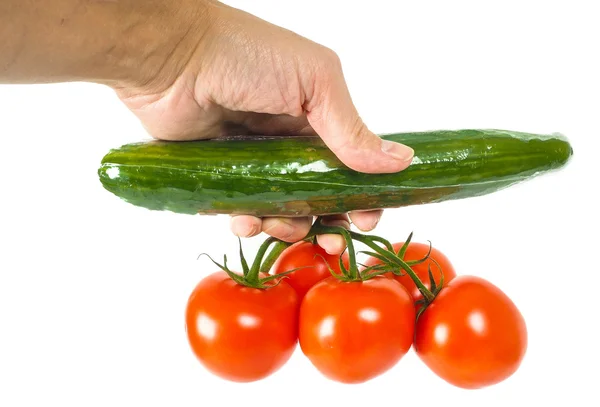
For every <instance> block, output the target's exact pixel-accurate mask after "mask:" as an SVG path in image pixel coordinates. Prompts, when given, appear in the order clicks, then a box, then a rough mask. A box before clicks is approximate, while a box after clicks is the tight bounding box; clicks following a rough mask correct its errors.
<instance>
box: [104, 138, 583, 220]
mask: <svg viewBox="0 0 600 407" xmlns="http://www.w3.org/2000/svg"><path fill="white" fill-rule="evenodd" d="M380 137H382V138H384V139H388V140H393V141H397V142H401V143H403V144H406V145H408V146H410V147H412V148H413V149H414V150H415V156H414V159H413V161H412V163H411V164H410V166H409V167H408V168H407V169H405V170H403V171H400V172H397V173H392V174H365V173H360V172H357V171H354V170H351V169H349V168H348V167H347V166H345V165H344V164H342V163H341V161H340V160H339V159H338V158H337V157H336V156H335V155H334V154H333V153H332V152H331V150H329V149H328V148H327V147H326V146H325V144H324V143H323V141H322V140H321V139H320V138H318V137H243V138H236V139H213V140H202V141H185V142H183V141H182V142H176V141H158V140H152V141H146V142H139V143H133V144H128V145H124V146H122V147H120V148H117V149H113V150H111V151H109V152H108V154H106V156H104V158H103V159H102V162H101V166H100V168H99V170H98V175H99V177H100V181H101V183H102V185H103V186H104V188H106V189H107V190H108V191H110V192H112V193H113V194H115V195H116V196H118V197H120V198H121V199H123V200H125V201H126V202H129V203H130V204H133V205H137V206H140V207H144V208H147V209H151V210H166V211H171V212H176V213H183V214H197V213H203V214H247V215H255V216H307V215H326V214H336V213H345V212H348V211H354V210H366V209H379V208H395V207H401V206H406V205H418V204H427V203H433V202H441V201H446V200H450V199H462V198H470V197H475V196H480V195H485V194H489V193H492V192H495V191H498V190H500V189H503V188H506V187H508V186H511V185H513V184H516V183H518V182H521V181H525V180H528V179H531V178H533V177H535V176H537V175H539V174H542V173H547V172H549V171H553V170H557V169H559V168H561V167H563V166H564V165H565V164H566V163H567V162H568V161H569V159H570V157H571V156H572V153H573V150H572V148H571V145H570V144H569V141H568V140H567V139H566V138H565V137H564V136H563V135H561V134H550V135H540V134H530V133H522V132H514V131H506V130H454V131H449V130H444V131H428V132H417V133H399V134H386V135H381V136H380Z"/></svg>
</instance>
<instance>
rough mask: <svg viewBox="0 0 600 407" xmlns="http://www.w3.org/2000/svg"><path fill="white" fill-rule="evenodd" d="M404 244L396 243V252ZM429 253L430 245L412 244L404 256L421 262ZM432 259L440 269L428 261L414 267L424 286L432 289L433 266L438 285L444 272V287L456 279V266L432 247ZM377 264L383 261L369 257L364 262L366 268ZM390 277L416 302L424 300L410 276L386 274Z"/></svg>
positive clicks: (409, 259) (406, 259)
mask: <svg viewBox="0 0 600 407" xmlns="http://www.w3.org/2000/svg"><path fill="white" fill-rule="evenodd" d="M403 244H404V243H403V242H400V243H394V244H393V245H392V246H393V247H394V251H396V252H398V250H400V248H401V247H402V245H403ZM428 251H429V245H428V244H424V243H419V242H410V243H409V244H408V248H407V249H406V253H405V255H404V260H405V261H411V260H419V259H422V258H423V257H425V255H426V254H427V252H428ZM430 258H433V259H434V260H435V261H437V263H438V264H439V265H440V267H438V266H437V265H436V264H435V263H434V262H432V261H430V260H426V261H424V262H423V263H419V264H417V265H414V266H412V267H411V268H412V270H413V271H414V272H415V274H416V275H417V277H419V279H420V280H421V281H422V282H423V284H424V285H425V286H426V287H427V289H431V284H430V283H429V271H428V270H429V266H430V265H431V274H433V278H434V279H435V282H436V284H437V283H439V282H440V280H441V277H442V272H443V273H444V285H446V284H447V283H448V282H450V281H451V280H452V279H453V278H455V277H456V271H455V270H454V266H453V265H452V263H450V260H449V259H448V257H446V255H444V253H442V252H441V251H439V250H438V249H436V248H434V247H432V248H431V254H430ZM375 264H381V261H380V260H379V259H377V258H375V257H369V258H367V260H366V261H365V262H364V265H365V266H373V265H375ZM385 275H386V276H388V277H393V278H394V279H396V280H397V281H398V282H399V283H400V284H402V285H403V286H404V287H406V289H407V290H408V292H409V293H410V295H411V296H412V297H413V299H414V301H415V302H416V301H419V300H422V299H423V294H421V291H419V289H418V288H417V286H416V285H415V283H414V282H413V280H412V279H411V278H410V276H409V275H408V274H404V275H402V276H397V275H395V274H393V273H388V274H385ZM420 307H421V305H418V306H417V309H418V308H420Z"/></svg>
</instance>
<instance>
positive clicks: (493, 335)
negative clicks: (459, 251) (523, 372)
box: [414, 275, 527, 389]
mask: <svg viewBox="0 0 600 407" xmlns="http://www.w3.org/2000/svg"><path fill="white" fill-rule="evenodd" d="M414 349H415V351H416V353H417V355H418V356H419V358H420V359H421V360H422V361H423V362H424V363H425V364H426V365H427V366H428V367H429V368H430V369H431V370H432V371H433V372H434V373H435V374H437V375H438V376H439V377H441V378H442V379H444V380H445V381H447V382H448V383H450V384H452V385H454V386H457V387H461V388H465V389H477V388H482V387H486V386H491V385H494V384H497V383H500V382H502V381H504V380H506V379H507V378H509V377H510V376H511V375H513V374H514V373H515V372H516V371H517V369H518V368H519V366H520V365H521V362H522V360H523V358H524V356H525V353H526V350H527V327H526V324H525V320H524V318H523V316H522V315H521V312H520V311H519V309H518V308H517V307H516V305H515V304H514V303H513V301H512V300H511V299H510V298H509V297H508V296H507V295H506V294H505V293H504V292H502V291H501V290H500V289H499V288H498V287H496V286H495V285H493V284H492V283H490V282H489V281H487V280H485V279H483V278H480V277H475V276H466V275H464V276H459V277H456V278H455V279H453V280H452V281H450V282H449V283H448V284H447V285H446V286H445V287H444V288H442V290H441V291H440V292H439V294H438V295H437V296H436V297H435V299H434V300H433V301H432V302H431V304H429V305H428V306H427V307H426V308H425V310H424V311H423V313H421V314H420V316H419V317H418V319H417V323H416V331H415V343H414Z"/></svg>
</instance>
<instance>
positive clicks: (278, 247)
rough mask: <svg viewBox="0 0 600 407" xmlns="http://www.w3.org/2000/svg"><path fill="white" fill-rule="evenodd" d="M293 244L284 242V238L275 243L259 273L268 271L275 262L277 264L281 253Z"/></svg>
mask: <svg viewBox="0 0 600 407" xmlns="http://www.w3.org/2000/svg"><path fill="white" fill-rule="evenodd" d="M291 245H292V243H288V242H284V241H283V240H280V241H278V242H277V243H275V245H274V246H273V248H272V249H271V251H270V252H269V254H268V255H267V257H266V258H265V260H264V261H263V262H262V264H261V265H260V269H259V273H268V272H269V270H271V267H273V264H275V262H276V261H277V259H278V258H279V255H280V254H281V253H282V252H283V251H284V250H285V249H287V248H288V247H289V246H291Z"/></svg>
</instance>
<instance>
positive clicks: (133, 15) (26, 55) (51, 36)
mask: <svg viewBox="0 0 600 407" xmlns="http://www.w3.org/2000/svg"><path fill="white" fill-rule="evenodd" d="M215 3H216V2H213V1H210V0H45V1H43V0H0V83H48V82H67V81H88V82H96V83H103V84H107V85H111V86H116V87H118V86H145V85H148V84H149V83H151V82H153V81H157V80H160V79H157V78H159V77H167V76H173V75H177V71H178V70H181V69H182V68H183V65H185V62H186V58H189V55H191V53H192V52H193V49H194V47H195V46H196V43H197V41H198V40H199V38H201V37H202V30H203V29H205V28H206V26H207V25H208V22H209V18H210V9H211V7H213V6H215ZM167 80H168V79H167Z"/></svg>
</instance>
